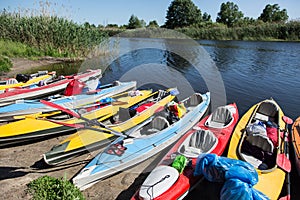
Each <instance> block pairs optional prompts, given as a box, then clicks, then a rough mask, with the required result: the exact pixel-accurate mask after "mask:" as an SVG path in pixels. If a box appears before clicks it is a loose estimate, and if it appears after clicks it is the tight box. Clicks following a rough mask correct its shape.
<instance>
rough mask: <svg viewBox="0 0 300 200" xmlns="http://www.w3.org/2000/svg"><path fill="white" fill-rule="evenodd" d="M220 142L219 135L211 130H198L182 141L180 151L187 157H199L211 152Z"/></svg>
mask: <svg viewBox="0 0 300 200" xmlns="http://www.w3.org/2000/svg"><path fill="white" fill-rule="evenodd" d="M217 144H218V139H217V137H216V136H215V135H214V134H213V133H212V132H211V131H209V130H202V129H200V130H197V131H195V132H194V133H193V134H191V135H190V136H189V137H187V138H186V140H185V141H184V142H183V143H182V145H181V146H180V147H179V153H181V154H183V155H184V156H187V157H198V156H199V154H201V153H210V152H211V151H212V150H213V149H214V148H215V147H216V145H217Z"/></svg>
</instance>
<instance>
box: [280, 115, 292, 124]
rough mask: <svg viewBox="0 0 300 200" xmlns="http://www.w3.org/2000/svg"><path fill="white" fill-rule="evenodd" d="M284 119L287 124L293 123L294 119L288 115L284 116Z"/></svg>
mask: <svg viewBox="0 0 300 200" xmlns="http://www.w3.org/2000/svg"><path fill="white" fill-rule="evenodd" d="M282 120H283V121H284V122H285V123H286V124H292V123H293V120H292V119H291V118H289V117H287V116H283V117H282Z"/></svg>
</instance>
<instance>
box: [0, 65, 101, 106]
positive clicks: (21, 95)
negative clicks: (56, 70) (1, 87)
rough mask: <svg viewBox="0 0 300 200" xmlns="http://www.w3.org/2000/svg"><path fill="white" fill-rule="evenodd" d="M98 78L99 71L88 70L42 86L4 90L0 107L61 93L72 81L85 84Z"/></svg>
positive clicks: (0, 99) (0, 96)
mask: <svg viewBox="0 0 300 200" xmlns="http://www.w3.org/2000/svg"><path fill="white" fill-rule="evenodd" d="M99 76H101V70H88V71H87V72H85V73H80V74H76V75H72V76H60V77H59V78H57V79H53V80H50V81H47V82H43V84H35V85H31V86H28V87H22V88H10V89H6V90H5V92H4V93H2V94H0V106H5V105H9V104H12V103H15V101H16V100H19V99H36V98H40V97H46V96H49V95H52V94H57V93H59V92H61V91H63V90H64V89H65V88H66V87H67V85H68V84H69V83H70V82H71V81H72V80H74V79H76V80H79V81H80V82H86V81H88V80H89V79H90V78H93V77H99Z"/></svg>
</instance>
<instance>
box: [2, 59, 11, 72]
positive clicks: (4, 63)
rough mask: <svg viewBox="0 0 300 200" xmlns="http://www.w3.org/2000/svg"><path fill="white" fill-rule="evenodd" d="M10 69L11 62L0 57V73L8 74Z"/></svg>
mask: <svg viewBox="0 0 300 200" xmlns="http://www.w3.org/2000/svg"><path fill="white" fill-rule="evenodd" d="M11 67H12V62H11V60H10V59H9V58H8V57H6V56H2V55H0V73H2V72H8V71H9V70H10V68H11Z"/></svg>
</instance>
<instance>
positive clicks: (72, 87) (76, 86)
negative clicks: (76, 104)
mask: <svg viewBox="0 0 300 200" xmlns="http://www.w3.org/2000/svg"><path fill="white" fill-rule="evenodd" d="M84 85H85V84H84V83H82V82H80V81H79V80H77V79H73V80H72V81H71V82H70V83H69V84H68V85H67V88H66V90H65V95H66V96H72V95H76V94H81V92H82V90H83V88H84Z"/></svg>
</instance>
